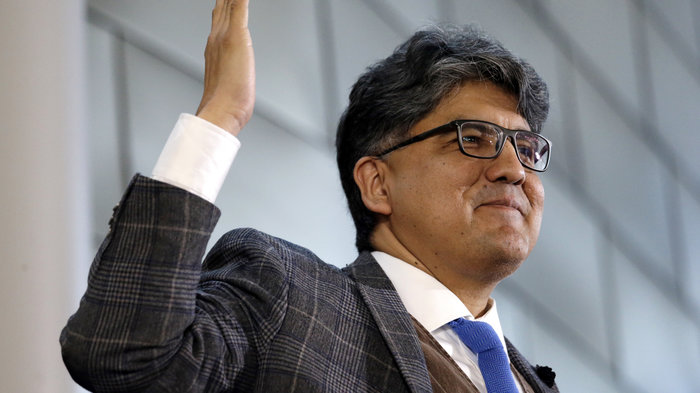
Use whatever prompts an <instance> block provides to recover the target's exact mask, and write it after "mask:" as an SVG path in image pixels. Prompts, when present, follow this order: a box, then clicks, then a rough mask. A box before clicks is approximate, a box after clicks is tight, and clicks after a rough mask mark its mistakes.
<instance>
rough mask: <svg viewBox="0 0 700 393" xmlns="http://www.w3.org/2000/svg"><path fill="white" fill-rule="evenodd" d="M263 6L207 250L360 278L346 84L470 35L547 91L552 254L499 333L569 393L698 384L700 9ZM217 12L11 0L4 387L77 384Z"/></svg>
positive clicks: (267, 0)
mask: <svg viewBox="0 0 700 393" xmlns="http://www.w3.org/2000/svg"><path fill="white" fill-rule="evenodd" d="M251 3H252V4H251V14H250V26H251V32H252V36H253V42H254V45H255V51H256V62H257V72H258V79H257V81H258V82H257V83H258V90H257V92H258V95H257V103H256V108H255V114H254V116H253V119H252V120H251V122H250V123H249V125H248V126H247V128H246V130H245V132H243V133H242V134H241V140H242V143H243V148H242V149H241V151H240V152H239V155H238V157H237V159H236V162H235V164H234V167H233V168H232V170H231V172H230V174H229V177H228V179H227V181H226V183H225V184H224V187H223V190H222V192H221V194H220V196H219V199H218V201H217V205H218V206H219V207H220V208H221V209H222V211H223V215H222V218H221V221H220V222H219V225H218V227H217V230H216V232H215V234H214V236H213V238H214V239H216V238H218V237H219V236H220V235H221V234H222V233H224V232H225V231H227V230H229V229H232V228H234V227H240V226H253V227H256V228H258V229H261V230H263V231H267V232H269V233H271V234H273V235H276V236H280V237H283V238H286V239H288V240H291V241H293V242H295V243H298V244H301V245H303V246H306V247H307V248H309V249H311V250H313V251H315V252H316V253H317V254H318V255H319V256H320V257H321V258H323V259H325V260H326V261H328V262H330V263H333V264H336V265H338V266H344V265H345V264H347V263H350V262H351V261H352V260H353V259H354V258H355V255H356V251H355V249H354V246H353V240H354V228H353V225H352V222H351V219H350V216H349V213H348V212H347V209H346V202H345V199H344V196H343V194H342V191H341V188H340V183H339V181H338V176H337V170H336V166H335V159H334V151H333V148H332V143H333V139H334V134H335V125H336V122H337V119H338V117H339V115H340V113H341V112H342V110H343V108H344V106H345V104H346V102H347V98H346V97H347V94H348V92H349V89H350V86H351V85H352V83H353V82H354V81H355V79H356V78H357V77H358V75H359V74H360V73H362V72H363V70H364V69H365V67H367V66H368V65H370V64H371V63H373V62H375V61H376V60H378V59H380V58H383V57H386V56H387V55H388V54H389V53H390V52H391V51H392V50H393V48H394V47H396V46H397V45H398V44H399V43H401V42H402V41H404V40H405V39H406V38H407V37H408V36H409V35H410V34H411V33H412V32H413V31H414V30H415V29H417V28H419V27H420V26H423V25H426V24H429V23H433V22H436V21H449V22H454V23H467V22H474V23H477V24H479V25H481V26H482V27H483V28H484V29H486V30H487V31H488V32H490V33H491V35H493V36H494V37H496V38H498V39H499V40H501V41H502V42H503V43H504V44H505V46H506V47H508V48H509V49H511V50H512V51H513V52H515V53H516V54H517V55H519V56H521V57H524V58H525V59H527V60H528V61H529V62H530V63H532V64H533V65H534V67H535V69H537V70H538V71H539V73H540V74H541V75H542V76H543V77H544V79H545V80H546V81H547V82H548V84H549V86H550V90H551V96H552V110H551V115H550V119H549V121H548V122H547V123H546V125H545V127H544V131H543V132H544V134H545V135H547V136H548V137H549V138H550V139H551V140H552V141H553V145H554V153H553V162H552V165H551V166H550V168H551V169H550V170H549V171H548V172H547V173H546V174H544V175H543V176H542V179H543V181H544V183H545V189H546V192H547V201H546V208H545V216H544V223H543V227H542V233H541V235H540V240H539V243H538V245H537V247H536V248H535V251H534V252H533V253H532V255H531V256H530V258H529V259H528V260H527V261H526V262H525V264H524V265H523V267H522V268H521V269H520V270H519V271H518V272H517V273H516V274H515V275H514V276H512V277H511V278H509V279H507V280H505V281H504V282H503V283H502V284H501V285H500V286H499V287H498V288H497V290H496V293H495V295H494V297H495V298H496V299H497V301H498V304H499V309H500V314H501V318H502V323H503V325H504V330H505V332H506V335H507V336H509V338H510V339H511V341H513V342H514V343H515V344H516V345H517V346H518V347H519V349H520V350H521V351H522V352H524V354H525V355H526V356H527V357H528V358H529V360H530V361H531V362H532V363H533V364H534V363H537V364H546V365H550V366H551V367H553V368H554V370H555V371H556V372H557V382H558V384H559V386H560V389H561V390H562V392H567V393H568V392H574V393H575V392H630V393H631V392H649V393H651V392H700V372H698V370H700V257H699V255H700V224H699V223H698V222H699V220H700V164H698V161H697V151H698V148H699V147H700V132H699V129H698V128H699V127H698V124H700V2H698V1H696V0H667V1H664V2H657V1H652V0H589V1H576V2H572V1H568V2H560V1H554V0H491V1H483V0H482V1H478V0H438V1H432V2H428V1H424V0H355V1H341V0H296V1H293V2H292V1H283V0H252V1H251ZM213 4H214V1H213V0H212V1H191V0H168V1H165V0H140V1H133V0H123V1H114V0H111V1H110V0H88V1H81V0H62V1H58V2H41V3H39V2H26V1H25V2H23V1H10V0H6V1H3V2H2V5H0V49H1V50H2V54H1V55H0V82H1V84H0V87H1V89H0V118H1V119H2V124H3V126H2V128H3V129H2V134H1V135H0V164H2V165H3V166H4V168H3V170H2V171H0V176H1V177H0V179H1V181H0V184H2V187H1V188H0V189H1V190H2V191H1V194H0V261H1V263H0V295H1V296H0V299H2V300H0V302H1V303H0V305H1V307H2V309H0V313H1V314H2V315H3V323H2V324H0V325H1V327H0V329H1V330H0V340H1V342H0V380H2V381H3V382H2V384H3V385H4V387H3V388H2V389H0V390H2V391H3V392H76V391H80V389H79V388H77V387H76V385H75V384H73V383H72V382H71V381H70V378H69V376H68V374H67V372H66V371H65V369H64V368H63V365H62V363H61V360H60V353H59V347H58V335H59V332H60V329H61V327H62V326H63V324H64V323H65V321H66V319H67V318H68V316H69V315H70V314H71V313H72V312H73V311H74V309H75V308H76V307H77V303H78V301H79V297H80V294H81V293H82V291H83V290H84V288H85V285H86V283H85V281H86V277H87V270H88V268H89V264H90V261H91V258H92V254H94V252H95V250H96V249H97V247H98V245H99V243H100V241H101V239H102V238H103V236H104V235H105V234H106V231H107V221H108V220H109V217H110V215H111V208H112V206H113V205H114V204H116V203H117V202H118V200H119V198H120V195H121V192H122V190H123V188H124V187H125V185H126V183H127V182H128V180H129V179H130V178H131V176H132V175H133V174H134V173H135V172H141V173H144V174H147V175H148V174H150V171H151V169H152V167H153V165H154V163H155V161H156V159H157V157H158V154H159V152H160V149H161V148H162V146H163V144H164V142H165V140H166V138H167V136H168V134H169V132H170V130H171V128H172V126H173V124H174V123H175V121H176V119H177V116H178V114H179V113H181V112H189V113H192V112H193V111H195V110H196V107H197V104H198V102H199V98H200V94H201V88H202V80H203V55H202V54H203V50H204V44H205V42H206V37H207V34H208V30H209V24H210V12H211V8H212V7H213Z"/></svg>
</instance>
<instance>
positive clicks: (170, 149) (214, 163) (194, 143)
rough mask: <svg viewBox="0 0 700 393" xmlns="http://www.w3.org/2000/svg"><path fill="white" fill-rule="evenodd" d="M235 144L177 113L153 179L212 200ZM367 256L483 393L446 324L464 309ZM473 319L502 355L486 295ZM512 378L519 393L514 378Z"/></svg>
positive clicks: (398, 263)
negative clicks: (486, 328)
mask: <svg viewBox="0 0 700 393" xmlns="http://www.w3.org/2000/svg"><path fill="white" fill-rule="evenodd" d="M240 145H241V144H240V141H239V140H238V138H236V137H235V136H233V135H231V134H230V133H228V132H226V131H225V130H223V129H221V128H219V127H217V126H216V125H214V124H212V123H210V122H208V121H206V120H204V119H201V118H199V117H196V116H193V115H189V114H184V113H183V114H181V115H180V118H179V119H178V121H177V123H176V124H175V127H174V129H173V131H172V133H171V134H170V137H169V138H168V141H167V142H166V144H165V147H164V148H163V151H162V152H161V155H160V157H159V158H158V161H157V163H156V166H155V168H154V169H153V178H154V179H156V180H160V181H163V182H165V183H169V184H172V185H174V186H176V187H180V188H182V189H185V190H187V191H189V192H191V193H193V194H195V195H198V196H200V197H202V198H204V199H205V200H207V201H209V202H211V203H214V202H215V201H216V197H217V196H218V194H219V190H221V186H222V185H223V182H224V180H225V178H226V175H227V174H228V171H229V168H230V167H231V164H232V163H233V159H234V158H235V156H236V153H237V152H238V149H239V148H240ZM372 256H373V257H374V258H375V259H376V260H377V262H378V263H379V265H380V266H381V268H382V269H383V270H384V273H386V275H387V277H389V280H390V281H391V283H392V284H393V285H394V287H395V288H396V291H397V292H398V295H399V298H400V299H401V301H402V302H403V303H404V305H405V306H406V309H407V310H408V312H409V313H410V314H411V315H412V316H413V317H414V318H415V319H416V320H417V321H418V322H420V324H421V325H423V327H425V329H426V330H427V331H428V332H430V334H432V335H433V337H435V339H436V341H437V342H438V343H440V345H441V346H442V347H443V348H444V349H445V351H446V352H447V353H448V354H449V355H450V356H451V357H452V359H453V360H454V361H455V363H457V365H458V366H459V367H460V368H461V369H462V371H464V373H465V374H466V375H467V377H469V379H470V380H471V381H472V382H473V383H474V385H475V386H476V387H477V389H479V391H480V392H482V393H487V392H486V386H485V384H484V378H483V377H482V376H481V372H480V371H479V366H478V363H477V356H476V354H474V353H473V352H472V351H471V350H469V348H468V347H467V346H466V345H464V344H463V343H462V341H461V340H460V339H459V337H458V336H457V334H456V333H455V332H454V331H453V330H452V328H451V327H450V326H449V325H447V323H448V322H450V321H452V320H454V319H456V318H459V317H465V318H467V319H475V318H474V316H473V315H472V314H471V313H470V312H469V310H468V309H467V307H466V306H465V305H464V304H463V303H462V302H461V301H460V300H459V298H458V297H457V296H456V295H455V294H453V293H452V292H450V290H449V289H447V287H445V286H444V285H442V283H440V282H439V281H438V280H437V279H435V278H434V277H432V276H431V275H429V274H427V273H425V272H423V271H422V270H420V269H418V268H416V267H413V266H411V264H409V263H406V262H404V261H402V260H400V259H398V258H395V257H393V256H391V255H389V254H386V253H383V252H380V251H375V252H372ZM477 320H478V321H482V322H486V323H488V324H489V325H491V327H493V329H494V330H495V331H496V334H498V337H499V338H500V340H501V343H502V345H503V348H504V350H505V351H506V354H507V353H508V352H507V350H506V344H505V339H504V338H503V330H502V329H501V323H500V321H499V319H498V310H497V309H496V302H495V301H494V300H493V299H489V309H488V310H487V311H486V313H485V314H484V315H483V316H481V317H479V318H478V319H477ZM515 382H516V385H517V386H518V390H519V391H520V392H521V393H522V391H523V390H522V386H520V383H519V381H518V380H517V378H516V379H515Z"/></svg>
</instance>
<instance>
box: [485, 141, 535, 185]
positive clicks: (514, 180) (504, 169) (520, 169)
mask: <svg viewBox="0 0 700 393" xmlns="http://www.w3.org/2000/svg"><path fill="white" fill-rule="evenodd" d="M504 144H505V146H503V149H502V150H501V154H499V155H498V157H496V158H494V159H493V160H492V161H491V163H490V165H489V167H488V168H487V170H486V178H487V179H488V180H489V181H491V182H504V183H509V184H515V185H519V184H522V183H523V182H524V181H525V176H526V172H525V167H524V166H523V165H522V164H521V163H520V160H519V159H518V154H517V153H516V151H515V142H514V141H513V138H512V137H508V138H507V139H506V141H505V142H504Z"/></svg>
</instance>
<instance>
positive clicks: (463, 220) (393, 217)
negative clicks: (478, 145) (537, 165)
mask: <svg viewBox="0 0 700 393" xmlns="http://www.w3.org/2000/svg"><path fill="white" fill-rule="evenodd" d="M516 105H517V102H516V99H515V97H513V96H511V95H509V94H508V93H506V92H504V91H503V90H501V89H500V88H499V87H497V86H495V85H493V84H491V83H487V82H468V83H466V84H465V85H463V86H462V87H461V88H459V89H458V90H456V91H455V92H454V93H453V94H451V95H449V96H448V97H446V98H445V99H444V100H443V101H442V102H441V103H440V105H439V106H438V107H437V108H436V109H435V110H434V111H433V112H432V113H430V114H429V115H428V116H426V117H425V118H424V119H423V120H421V121H420V122H418V123H417V124H416V125H415V126H414V127H413V128H412V129H411V130H410V136H413V135H416V134H419V133H421V132H423V131H426V130H429V129H432V128H434V127H437V126H440V125H442V124H445V123H448V122H450V121H452V120H456V119H468V120H484V121H488V122H491V123H495V124H498V125H500V126H502V127H505V128H509V129H523V130H529V126H528V124H527V122H526V121H525V119H524V118H523V117H522V116H520V115H519V114H518V113H517V111H516ZM456 139H457V138H456V133H447V134H444V135H439V136H434V137H431V138H428V139H426V140H424V141H421V142H418V143H414V144H412V145H409V146H407V147H405V148H402V149H399V150H397V151H394V152H392V153H391V154H389V155H388V156H387V157H386V158H385V164H386V169H387V170H386V176H385V182H386V186H387V187H386V189H387V195H388V203H389V204H390V206H391V214H389V215H388V216H385V217H384V219H385V223H386V224H387V225H389V228H390V231H391V232H392V233H393V236H395V237H396V239H397V240H398V242H400V244H401V245H402V246H403V247H404V248H405V249H406V250H408V252H410V254H412V256H413V257H415V258H416V259H417V260H418V261H420V263H421V264H422V265H423V266H424V267H425V268H426V269H427V270H429V272H430V273H432V274H433V275H434V276H435V277H437V278H438V279H439V280H440V281H442V282H443V283H444V284H446V285H448V283H449V282H450V281H452V280H460V281H464V280H474V281H475V282H481V283H485V282H493V283H497V282H498V281H500V280H501V279H503V278H505V277H506V276H508V275H509V274H511V273H512V272H514V271H515V270H516V269H517V268H518V267H519V266H520V264H521V263H522V261H523V260H525V258H526V257H527V256H528V254H529V253H530V251H531V250H532V248H533V246H534V245H535V242H536V241H537V237H538V234H539V230H540V223H541V220H542V208H543V202H544V190H543V187H542V183H541V182H540V179H539V177H538V175H537V174H536V172H532V171H530V170H528V169H525V168H524V167H523V166H522V165H521V164H520V162H519V161H518V158H517V156H516V153H515V150H514V148H513V144H512V143H511V141H510V140H509V141H508V142H507V143H506V145H505V146H504V148H503V151H502V152H501V154H500V155H499V156H498V157H497V158H494V159H478V158H472V157H467V156H465V155H463V154H462V153H461V152H460V150H459V146H458V144H457V140H456ZM448 286H449V285H448Z"/></svg>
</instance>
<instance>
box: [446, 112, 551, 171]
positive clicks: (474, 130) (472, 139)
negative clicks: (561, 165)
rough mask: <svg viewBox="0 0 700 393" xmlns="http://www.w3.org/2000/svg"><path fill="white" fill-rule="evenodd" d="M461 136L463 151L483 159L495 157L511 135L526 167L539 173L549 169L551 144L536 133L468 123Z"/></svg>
mask: <svg viewBox="0 0 700 393" xmlns="http://www.w3.org/2000/svg"><path fill="white" fill-rule="evenodd" d="M461 134H462V135H461V136H462V137H461V138H460V142H461V144H462V149H464V152H465V153H467V154H468V155H471V156H474V157H481V158H492V157H495V156H496V155H498V153H499V151H500V150H501V147H502V145H503V144H504V143H505V142H506V140H507V137H508V135H511V136H513V139H514V140H515V146H516V147H517V149H516V151H517V154H518V159H519V160H520V162H521V163H522V164H523V165H524V166H526V167H528V168H530V169H534V170H538V171H541V170H544V169H545V168H546V167H547V159H548V155H549V144H548V143H547V140H545V139H544V138H542V137H541V136H540V135H538V134H536V133H534V132H527V131H509V130H503V131H501V130H500V129H499V128H498V127H496V126H495V125H492V124H487V123H477V122H466V123H462V124H461Z"/></svg>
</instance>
